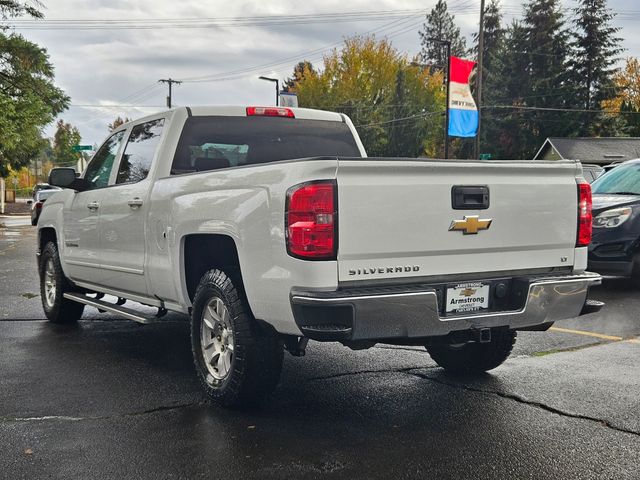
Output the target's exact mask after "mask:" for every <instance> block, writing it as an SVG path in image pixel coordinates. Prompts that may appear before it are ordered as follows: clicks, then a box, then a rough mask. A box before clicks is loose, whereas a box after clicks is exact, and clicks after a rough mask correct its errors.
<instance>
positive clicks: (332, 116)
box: [189, 105, 343, 122]
mask: <svg viewBox="0 0 640 480" xmlns="http://www.w3.org/2000/svg"><path fill="white" fill-rule="evenodd" d="M249 106H260V107H265V106H268V105H246V106H239V105H237V106H236V105H233V106H210V107H189V108H190V110H191V114H192V115H193V116H198V117H199V116H230V117H245V116H246V115H247V107H249ZM271 107H272V108H274V107H273V106H271ZM277 108H288V109H289V110H291V111H293V114H294V115H295V118H301V119H304V120H326V121H333V122H342V121H343V118H342V115H341V114H339V113H336V112H328V111H326V110H314V109H311V108H291V107H277Z"/></svg>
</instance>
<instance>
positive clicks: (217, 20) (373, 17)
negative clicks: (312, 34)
mask: <svg viewBox="0 0 640 480" xmlns="http://www.w3.org/2000/svg"><path fill="white" fill-rule="evenodd" d="M424 13H426V10H425V9H405V10H373V11H360V12H335V13H319V14H318V13H315V14H301V15H272V16H243V17H209V18H155V19H110V20H107V19H96V20H92V19H54V20H13V21H12V22H11V23H10V25H11V26H13V27H17V28H21V29H25V30H62V29H64V30H69V29H71V30H96V29H97V30H122V29H126V30H140V29H163V28H187V29H189V28H211V27H253V26H271V25H274V26H280V25H303V24H323V23H347V22H348V23H352V22H360V21H383V20H388V19H389V18H393V17H403V16H407V15H415V14H424Z"/></svg>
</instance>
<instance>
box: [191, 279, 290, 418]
mask: <svg viewBox="0 0 640 480" xmlns="http://www.w3.org/2000/svg"><path fill="white" fill-rule="evenodd" d="M191 347H192V352H193V359H194V363H195V367H196V371H197V373H198V377H199V379H200V382H201V383H202V385H203V387H204V389H205V391H206V392H207V394H208V395H209V397H211V399H212V400H213V401H215V402H216V403H218V404H220V405H222V406H225V407H237V406H248V405H255V404H259V403H260V402H262V401H263V400H264V399H265V398H266V397H267V396H268V395H269V394H270V393H271V392H272V391H273V390H274V389H275V388H276V386H277V384H278V381H279V380H280V372H281V370H282V359H283V354H284V349H283V344H282V340H281V339H279V338H278V337H277V336H276V335H275V334H272V333H271V332H267V331H265V330H263V329H261V328H260V327H259V325H258V323H257V322H256V320H255V319H254V318H253V316H252V315H251V312H250V310H249V308H248V305H247V303H246V300H245V298H244V296H243V295H242V294H241V293H240V292H239V291H238V290H237V288H236V287H235V286H234V284H233V282H232V281H231V279H230V278H229V277H228V276H227V275H226V274H225V273H224V272H223V271H221V270H210V271H208V272H207V273H205V274H204V275H203V276H202V279H201V280H200V284H199V285H198V288H197V290H196V294H195V297H194V301H193V311H192V316H191Z"/></svg>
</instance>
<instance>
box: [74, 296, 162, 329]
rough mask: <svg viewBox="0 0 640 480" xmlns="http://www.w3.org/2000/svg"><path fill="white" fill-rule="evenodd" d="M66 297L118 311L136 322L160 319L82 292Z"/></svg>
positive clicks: (99, 307) (102, 308)
mask: <svg viewBox="0 0 640 480" xmlns="http://www.w3.org/2000/svg"><path fill="white" fill-rule="evenodd" d="M64 298H66V299H68V300H73V301H74V302H78V303H84V304H85V305H89V306H90V307H95V308H97V309H98V310H104V311H107V312H111V313H118V314H120V315H122V316H123V317H125V318H127V319H128V320H133V321H134V322H138V323H143V324H145V325H147V324H149V323H155V322H157V321H158V319H157V318H156V317H145V316H144V315H141V314H140V313H138V312H136V311H135V310H131V309H130V308H126V307H121V306H119V305H114V304H113V303H109V302H103V301H102V300H98V299H96V298H91V297H87V296H86V295H82V294H80V293H65V294H64Z"/></svg>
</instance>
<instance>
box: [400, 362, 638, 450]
mask: <svg viewBox="0 0 640 480" xmlns="http://www.w3.org/2000/svg"><path fill="white" fill-rule="evenodd" d="M415 370H417V369H406V370H404V372H403V373H406V374H408V375H413V376H415V377H419V378H422V379H424V380H430V381H432V382H434V383H438V384H440V385H446V386H448V387H451V388H457V389H459V390H466V391H469V392H475V393H481V394H484V395H496V396H498V397H501V398H504V399H507V400H512V401H515V402H518V403H521V404H523V405H528V406H531V407H535V408H540V409H542V410H545V411H547V412H550V413H554V414H556V415H560V416H563V417H568V418H575V419H578V420H588V421H590V422H595V423H599V424H600V425H603V426H605V427H607V428H610V429H612V430H615V431H617V432H621V433H628V434H631V435H635V436H638V437H640V432H637V431H635V430H631V429H628V428H624V427H619V426H617V425H614V424H612V423H611V422H610V421H608V420H604V419H602V418H598V417H592V416H590V415H583V414H580V413H571V412H566V411H564V410H560V409H559V408H556V407H552V406H550V405H547V404H545V403H542V402H538V401H535V400H529V399H527V398H524V397H521V396H520V395H517V394H515V393H506V392H499V391H497V390H484V389H482V388H476V387H472V386H469V385H461V384H459V383H450V382H444V381H442V380H439V379H437V378H433V377H429V376H427V375H421V374H420V373H417V372H415Z"/></svg>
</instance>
